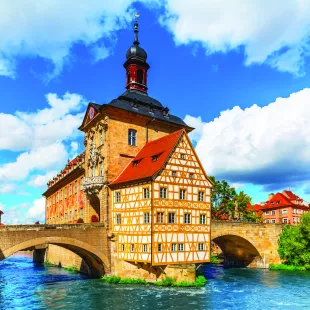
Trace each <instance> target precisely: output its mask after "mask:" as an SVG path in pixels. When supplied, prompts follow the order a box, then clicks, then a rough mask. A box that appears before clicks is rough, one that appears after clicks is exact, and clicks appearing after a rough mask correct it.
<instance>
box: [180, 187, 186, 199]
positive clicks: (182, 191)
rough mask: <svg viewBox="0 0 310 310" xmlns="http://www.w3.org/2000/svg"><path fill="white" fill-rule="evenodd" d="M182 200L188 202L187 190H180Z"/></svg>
mask: <svg viewBox="0 0 310 310" xmlns="http://www.w3.org/2000/svg"><path fill="white" fill-rule="evenodd" d="M179 197H180V200H186V189H183V188H182V189H180V195H179Z"/></svg>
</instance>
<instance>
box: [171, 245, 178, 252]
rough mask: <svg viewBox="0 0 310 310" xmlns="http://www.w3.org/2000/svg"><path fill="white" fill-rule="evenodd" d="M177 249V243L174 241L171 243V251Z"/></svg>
mask: <svg viewBox="0 0 310 310" xmlns="http://www.w3.org/2000/svg"><path fill="white" fill-rule="evenodd" d="M176 251H177V244H176V243H172V244H171V252H176Z"/></svg>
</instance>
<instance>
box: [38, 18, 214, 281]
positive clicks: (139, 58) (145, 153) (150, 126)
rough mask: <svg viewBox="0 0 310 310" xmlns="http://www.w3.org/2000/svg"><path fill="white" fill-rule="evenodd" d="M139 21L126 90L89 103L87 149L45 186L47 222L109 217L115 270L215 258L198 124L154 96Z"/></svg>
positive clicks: (85, 125)
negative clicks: (196, 145)
mask: <svg viewBox="0 0 310 310" xmlns="http://www.w3.org/2000/svg"><path fill="white" fill-rule="evenodd" d="M134 27H135V28H134V42H133V45H132V46H131V47H130V48H129V49H128V51H127V53H126V58H127V60H126V62H125V63H124V68H125V70H126V91H125V93H123V94H122V95H121V96H119V97H118V98H117V99H114V100H112V101H111V102H110V103H109V104H102V105H99V104H95V103H89V105H88V107H87V110H86V113H85V117H84V120H83V122H82V124H81V126H80V128H79V129H80V130H81V131H82V132H84V134H85V139H84V145H85V152H83V153H82V154H81V155H79V156H78V157H77V158H75V159H73V160H72V161H68V164H67V165H66V167H65V168H64V169H63V170H62V171H61V172H60V173H59V174H58V175H57V176H55V177H54V178H53V179H52V180H51V181H50V182H49V183H48V189H47V191H46V192H45V193H44V196H45V197H46V223H48V224H64V223H79V222H84V223H93V222H101V223H104V224H105V226H106V228H107V229H108V231H109V235H110V236H111V260H112V261H114V262H115V264H114V269H113V270H112V273H115V274H121V273H122V271H124V270H125V273H127V272H129V271H130V270H132V268H131V267H130V266H132V265H133V264H136V263H139V262H143V263H144V265H145V268H146V269H152V266H156V265H158V266H167V265H173V264H178V265H180V264H193V263H201V262H207V261H209V258H210V203H211V202H210V196H211V193H210V190H211V187H212V182H211V181H210V180H209V179H208V177H207V175H206V173H205V172H204V170H203V167H202V165H201V163H200V162H199V159H198V157H197V155H196V153H195V151H194V149H193V147H192V145H191V142H190V140H189V138H188V136H187V133H189V132H190V131H192V130H193V128H191V127H189V126H188V125H186V124H185V123H184V121H183V120H181V119H180V118H179V117H177V116H175V115H172V114H170V113H169V109H168V108H167V107H164V106H163V105H162V104H161V103H160V102H159V101H157V100H156V99H154V98H151V97H150V96H148V94H147V72H148V69H149V68H150V67H149V65H148V63H147V62H146V59H147V54H146V52H145V50H144V49H142V48H141V47H140V46H139V41H138V23H137V22H135V25H134ZM126 262H128V264H129V265H126ZM130 264H131V265H130ZM126 266H127V267H128V268H127V269H128V270H129V271H128V270H127V269H126ZM140 276H141V275H140ZM157 276H158V273H156V277H157Z"/></svg>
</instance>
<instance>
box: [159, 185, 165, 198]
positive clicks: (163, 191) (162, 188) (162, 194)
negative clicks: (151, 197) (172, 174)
mask: <svg viewBox="0 0 310 310" xmlns="http://www.w3.org/2000/svg"><path fill="white" fill-rule="evenodd" d="M160 198H162V199H165V198H167V188H165V187H161V188H160Z"/></svg>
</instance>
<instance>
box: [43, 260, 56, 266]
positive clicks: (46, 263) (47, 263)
mask: <svg viewBox="0 0 310 310" xmlns="http://www.w3.org/2000/svg"><path fill="white" fill-rule="evenodd" d="M44 265H47V266H52V265H54V264H52V263H51V262H49V261H46V262H44Z"/></svg>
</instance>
